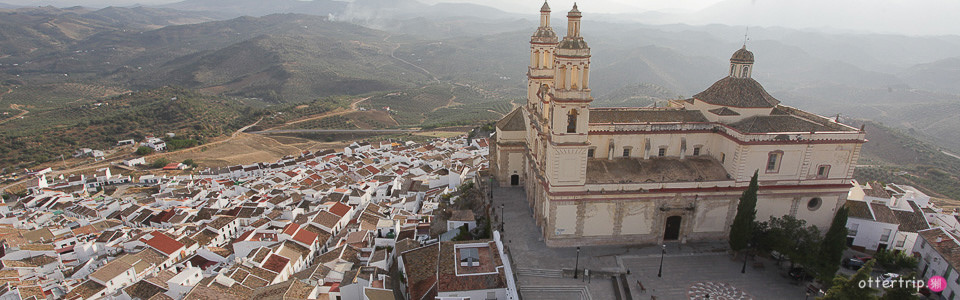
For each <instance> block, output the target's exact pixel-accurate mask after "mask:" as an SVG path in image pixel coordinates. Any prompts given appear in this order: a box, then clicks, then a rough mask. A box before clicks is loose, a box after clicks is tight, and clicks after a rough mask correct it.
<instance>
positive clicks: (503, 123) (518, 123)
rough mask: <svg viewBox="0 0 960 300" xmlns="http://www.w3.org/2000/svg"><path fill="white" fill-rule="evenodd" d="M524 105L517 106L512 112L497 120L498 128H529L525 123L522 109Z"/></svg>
mask: <svg viewBox="0 0 960 300" xmlns="http://www.w3.org/2000/svg"><path fill="white" fill-rule="evenodd" d="M522 110H523V107H522V106H521V107H517V108H516V109H514V110H513V111H512V112H510V113H509V114H507V115H506V116H504V117H503V119H500V121H497V128H500V130H502V131H524V130H527V127H526V126H524V125H523V114H522V113H521V111H522Z"/></svg>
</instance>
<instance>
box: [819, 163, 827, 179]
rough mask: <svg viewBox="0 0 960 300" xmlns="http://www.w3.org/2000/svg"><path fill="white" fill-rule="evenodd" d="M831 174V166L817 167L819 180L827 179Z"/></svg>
mask: <svg viewBox="0 0 960 300" xmlns="http://www.w3.org/2000/svg"><path fill="white" fill-rule="evenodd" d="M829 174H830V166H828V165H822V166H819V167H817V178H827V175H829Z"/></svg>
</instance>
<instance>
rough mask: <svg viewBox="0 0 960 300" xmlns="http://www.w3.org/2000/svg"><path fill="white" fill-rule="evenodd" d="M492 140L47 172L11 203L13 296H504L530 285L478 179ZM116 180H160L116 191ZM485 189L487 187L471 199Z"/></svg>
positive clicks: (7, 278)
mask: <svg viewBox="0 0 960 300" xmlns="http://www.w3.org/2000/svg"><path fill="white" fill-rule="evenodd" d="M487 146H488V145H487V140H486V139H469V138H467V137H458V138H447V139H435V140H432V141H430V142H427V143H423V144H418V143H414V142H398V141H383V142H372V143H371V142H355V143H353V144H352V145H350V146H348V147H345V148H343V149H337V150H323V151H317V152H304V153H301V154H300V155H299V156H296V157H286V158H284V159H282V160H280V161H277V162H275V163H257V164H251V165H240V166H232V167H227V168H218V169H205V170H202V171H199V172H196V174H193V175H182V176H172V177H167V176H154V175H144V176H141V177H139V178H130V176H127V175H119V174H111V172H110V169H103V170H100V171H98V173H97V175H95V176H82V175H74V176H61V177H59V178H53V179H50V180H48V178H46V176H44V174H39V175H36V176H37V179H36V180H35V182H36V184H35V185H33V186H32V187H31V188H30V194H29V195H28V196H26V197H22V198H19V199H16V200H13V201H6V202H5V203H2V204H0V212H2V214H3V217H2V218H0V235H2V237H0V242H2V243H3V247H2V251H3V252H2V254H0V255H3V257H2V261H0V263H2V265H3V269H2V270H0V278H2V279H0V280H2V282H3V285H2V288H0V297H3V298H4V299H8V298H7V297H8V296H11V297H13V296H15V297H16V298H13V299H30V298H31V297H36V298H34V299H45V298H48V296H52V297H54V298H63V299H98V298H114V299H226V298H230V299H258V298H263V297H268V296H274V297H281V298H285V299H341V297H342V298H343V299H401V298H403V297H409V298H411V299H420V298H421V297H423V296H424V295H427V294H431V295H444V294H450V293H454V294H455V293H460V294H464V293H470V292H471V291H478V293H482V294H483V296H487V295H488V294H487V293H492V295H493V297H494V298H499V299H503V298H505V297H507V296H508V295H515V294H516V288H515V286H513V282H514V280H512V278H508V277H512V275H511V272H510V271H509V269H506V270H505V268H509V263H507V259H506V254H505V253H504V247H503V245H502V243H501V242H500V240H499V234H498V233H493V232H491V230H490V229H489V226H490V219H489V217H488V213H487V210H488V209H489V205H485V204H484V203H482V202H483V201H485V200H483V199H485V198H484V197H483V194H484V193H483V192H480V191H479V189H480V186H479V183H478V182H477V178H478V174H480V173H482V172H485V170H486V169H487V167H488V162H487V160H486V157H487V151H488V147H487ZM105 187H118V188H117V189H118V190H119V189H127V190H130V191H132V190H146V191H149V192H146V193H132V192H129V191H128V192H127V193H118V192H116V191H115V192H114V193H113V194H112V195H108V194H106V193H105V192H104V188H105ZM471 192H472V193H471ZM120 194H126V195H121V196H118V197H114V196H113V195H120ZM470 195H474V196H476V195H479V196H478V197H474V198H476V199H471V200H470V201H473V202H474V203H472V204H464V202H466V201H468V200H467V199H466V198H468V196H470ZM456 207H466V208H465V209H459V210H457V209H454V208H456ZM471 208H472V209H471ZM482 237H486V239H484V241H482V242H476V241H474V242H455V241H454V240H456V241H465V240H474V238H482ZM391 267H393V269H392V268H391ZM468 275H469V276H468ZM508 283H509V284H508ZM394 291H396V294H395V292H394ZM277 299H279V298H277Z"/></svg>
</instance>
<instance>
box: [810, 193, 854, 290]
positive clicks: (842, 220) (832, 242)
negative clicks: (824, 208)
mask: <svg viewBox="0 0 960 300" xmlns="http://www.w3.org/2000/svg"><path fill="white" fill-rule="evenodd" d="M846 249H847V208H846V207H840V209H837V214H835V215H833V223H831V224H830V229H827V234H826V235H824V237H823V243H821V244H820V259H819V260H817V264H816V266H817V267H816V272H817V274H819V277H820V278H821V279H823V280H824V281H826V279H829V278H833V275H834V274H836V273H837V270H839V269H840V260H842V259H843V250H846Z"/></svg>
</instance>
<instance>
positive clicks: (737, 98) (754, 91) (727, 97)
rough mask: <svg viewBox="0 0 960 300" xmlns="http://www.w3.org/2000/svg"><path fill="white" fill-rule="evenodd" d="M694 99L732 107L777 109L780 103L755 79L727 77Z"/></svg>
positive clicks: (694, 96)
mask: <svg viewBox="0 0 960 300" xmlns="http://www.w3.org/2000/svg"><path fill="white" fill-rule="evenodd" d="M693 98H695V99H700V101H703V102H707V103H710V104H715V105H723V106H732V107H748V108H760V107H776V106H777V104H780V101H779V100H777V99H776V98H773V96H770V94H769V93H767V91H766V90H764V89H763V86H761V85H760V83H759V82H757V81H756V80H753V78H735V77H726V78H724V79H720V80H718V81H717V82H715V83H714V84H713V85H711V86H710V87H709V88H707V90H705V91H703V92H700V93H699V94H696V95H693Z"/></svg>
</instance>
